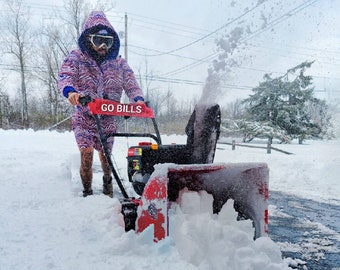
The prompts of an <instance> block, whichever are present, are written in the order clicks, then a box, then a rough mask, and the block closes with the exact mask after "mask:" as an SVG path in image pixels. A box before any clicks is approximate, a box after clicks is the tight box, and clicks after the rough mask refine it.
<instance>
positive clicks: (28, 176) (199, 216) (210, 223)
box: [0, 130, 339, 270]
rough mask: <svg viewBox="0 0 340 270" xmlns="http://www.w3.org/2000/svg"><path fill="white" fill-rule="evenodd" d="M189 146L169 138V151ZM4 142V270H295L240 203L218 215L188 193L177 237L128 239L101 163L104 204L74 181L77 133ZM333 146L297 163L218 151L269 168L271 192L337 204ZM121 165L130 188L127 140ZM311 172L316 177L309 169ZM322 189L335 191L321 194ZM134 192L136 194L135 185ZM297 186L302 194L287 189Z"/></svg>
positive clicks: (173, 217) (119, 149)
mask: <svg viewBox="0 0 340 270" xmlns="http://www.w3.org/2000/svg"><path fill="white" fill-rule="evenodd" d="M183 139H185V138H184V137H181V136H164V137H163V141H164V143H172V142H176V141H177V142H181V141H183ZM0 141H1V145H0V181H1V188H0V198H1V204H0V216H1V218H0V265H1V267H0V268H1V269H14V270H17V269H18V270H23V269H85V270H86V269H91V270H92V269H100V270H105V269H189V270H190V269H200V270H205V269H209V270H210V269H235V270H242V269H259V270H260V269H261V270H262V269H271V270H272V269H274V270H275V269H288V266H287V263H288V262H289V260H286V261H283V260H282V259H281V254H280V250H279V246H278V245H277V244H276V243H274V242H273V241H272V240H271V239H270V238H259V239H257V240H256V241H253V239H252V237H253V234H254V231H253V229H252V227H251V224H250V222H248V221H239V222H237V221H236V213H235V211H234V210H233V209H232V207H231V202H229V203H228V204H226V205H225V206H224V208H223V209H222V211H221V213H220V215H218V216H217V215H213V214H212V213H211V210H210V209H208V208H206V205H211V200H212V198H211V197H210V196H209V195H207V194H206V193H201V196H198V194H197V193H184V194H183V195H182V203H181V205H173V208H172V210H171V213H170V232H171V236H170V237H168V238H166V239H165V240H163V241H160V242H159V243H157V244H156V243H154V242H153V241H152V239H153V232H152V228H150V229H147V230H145V231H144V232H143V233H142V234H140V235H137V234H136V233H135V232H133V231H131V232H128V233H125V231H124V228H123V218H122V215H121V214H120V203H119V201H118V199H116V198H114V199H111V198H108V197H107V196H104V195H102V194H101V184H102V183H101V173H100V170H99V169H98V168H99V159H98V157H97V156H95V160H94V162H95V164H94V169H95V175H94V188H95V194H98V195H95V196H90V197H88V198H82V197H81V190H82V188H81V185H80V179H79V178H78V179H76V178H73V175H72V171H73V170H74V168H76V167H77V166H76V164H73V162H74V157H75V156H78V157H79V154H78V149H77V148H76V144H75V142H74V138H73V134H72V133H68V132H67V133H58V132H48V131H40V132H34V131H32V130H28V131H12V130H10V131H3V130H0ZM130 143H131V144H133V142H132V141H130ZM326 146H327V142H324V143H319V144H316V146H315V147H314V148H313V147H308V146H301V147H300V146H299V149H300V150H301V153H302V154H301V155H300V154H299V155H294V156H289V158H288V156H286V155H283V154H277V153H273V154H272V155H267V154H266V153H265V150H264V151H263V153H262V152H261V151H260V152H259V150H257V152H256V153H255V152H254V153H253V152H252V151H253V150H251V149H247V150H246V149H242V150H241V149H238V150H237V151H235V152H233V153H232V154H231V151H225V150H222V151H220V150H218V153H217V160H216V161H217V162H222V161H223V162H228V161H229V160H232V162H239V161H242V162H249V161H253V160H255V159H256V160H261V161H264V162H268V165H269V168H270V189H275V190H282V191H291V192H296V191H299V193H302V195H305V196H307V197H308V196H309V195H310V194H312V195H315V197H317V195H318V197H319V198H328V199H334V200H335V201H336V200H338V199H339V195H338V194H339V192H338V191H339V187H338V186H339V185H335V186H334V185H333V183H332V181H335V179H337V177H336V176H335V175H332V173H338V169H337V168H338V165H336V164H338V161H339V158H338V156H339V155H336V153H337V152H336V151H338V150H336V149H338V146H339V143H334V144H332V143H330V144H329V147H328V148H327V147H326ZM285 147H287V149H288V150H289V147H290V146H289V145H287V146H285ZM291 147H292V149H291V151H292V152H294V151H293V150H294V149H293V146H291ZM308 149H309V150H308ZM320 149H321V152H320V153H326V149H334V150H332V151H334V152H332V154H334V155H331V156H332V158H331V159H330V158H329V156H328V155H327V156H325V157H324V158H323V157H322V154H315V153H319V150H320ZM296 151H297V149H295V152H296ZM323 151H324V152H323ZM312 153H314V155H313V154H312ZM114 157H115V160H116V161H117V165H118V167H119V168H120V169H121V170H120V172H121V174H122V175H123V178H125V179H126V175H125V174H126V159H125V157H126V139H125V138H117V140H116V145H115V150H114ZM249 159H252V160H249ZM323 159H325V161H324V162H323V161H322V160H323ZM304 164H307V165H304ZM311 164H314V165H315V168H312V169H311V170H308V169H307V166H308V167H310V165H311ZM283 165H284V166H285V168H286V169H282V166H283ZM326 165H327V166H326ZM305 166H306V167H305ZM322 166H324V167H323V168H322ZM300 167H301V169H300ZM293 169H296V172H295V173H294V174H293V175H292V177H290V176H289V172H288V171H292V170H293ZM321 169H322V170H323V169H326V170H327V171H328V172H327V173H325V174H324V177H323V178H322V179H323V180H322V181H320V178H319V176H320V175H321V173H320V172H319V173H318V174H316V172H317V170H321ZM313 174H315V176H314V177H313ZM297 178H298V179H299V180H301V181H296V179H297ZM316 178H318V179H316ZM305 179H307V180H308V181H307V180H305ZM282 181H285V182H283V183H281V182H282ZM318 181H319V182H322V185H324V186H327V185H328V186H329V187H328V188H323V189H322V188H320V187H321V184H319V185H318V184H317V182H318ZM311 183H312V184H311ZM314 183H315V184H316V185H315V186H314V189H313V185H314ZM328 183H329V184H328ZM124 185H126V186H127V187H128V192H131V187H130V186H129V183H127V182H124ZM331 185H332V186H333V188H334V190H333V191H332V192H331V193H330V192H329V191H330V186H331ZM287 186H288V187H294V188H290V189H289V190H285V188H284V187H287ZM306 187H308V189H307V188H306ZM116 190H118V188H117V187H116ZM318 192H319V193H318ZM337 192H338V193H337ZM317 193H318V194H317ZM290 263H291V262H290Z"/></svg>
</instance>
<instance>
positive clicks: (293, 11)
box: [162, 0, 317, 76]
mask: <svg viewBox="0 0 340 270" xmlns="http://www.w3.org/2000/svg"><path fill="white" fill-rule="evenodd" d="M316 1H317V0H308V1H306V2H304V3H303V4H300V5H299V6H297V7H295V8H293V9H291V10H289V11H288V12H286V13H284V14H283V15H281V16H279V17H278V18H276V19H274V20H273V21H272V22H270V23H269V24H267V25H266V26H265V27H264V28H259V29H258V30H256V31H254V32H253V33H252V34H251V35H249V36H248V37H245V38H243V39H241V40H240V42H241V43H242V42H245V41H248V40H249V39H251V38H254V37H255V36H257V35H259V34H261V33H262V32H264V31H266V30H268V29H269V27H272V26H275V25H277V24H278V23H281V22H283V21H284V20H286V19H288V18H290V17H291V16H293V15H295V14H297V13H298V12H300V11H302V10H303V9H305V8H307V7H308V6H310V5H312V4H314V3H315V2H316ZM291 14H293V15H291ZM288 15H290V16H288ZM241 16H242V15H241ZM216 56H218V53H214V54H210V55H209V56H206V57H204V58H202V59H199V60H197V61H196V62H195V63H191V64H189V65H185V66H183V67H180V68H178V69H175V70H172V71H169V72H167V73H163V74H162V75H163V76H169V75H175V74H178V73H181V72H184V71H186V70H188V69H190V68H193V67H196V66H198V65H200V64H202V63H205V62H206V61H207V60H208V59H210V60H212V59H213V58H214V57H216ZM203 59H204V61H203Z"/></svg>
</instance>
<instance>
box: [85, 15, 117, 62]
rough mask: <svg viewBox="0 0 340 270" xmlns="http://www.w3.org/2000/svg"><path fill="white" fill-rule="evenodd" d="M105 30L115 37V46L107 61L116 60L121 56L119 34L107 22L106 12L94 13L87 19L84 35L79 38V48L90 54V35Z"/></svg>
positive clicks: (111, 49) (110, 51)
mask: <svg viewBox="0 0 340 270" xmlns="http://www.w3.org/2000/svg"><path fill="white" fill-rule="evenodd" d="M102 29H105V30H107V31H108V33H109V34H110V35H112V36H113V39H114V40H113V46H112V47H111V48H110V50H109V54H108V56H107V59H112V58H113V59H115V58H117V56H118V54H119V48H120V41H119V37H118V34H117V33H116V31H115V30H114V28H113V26H112V25H111V24H110V22H109V21H108V20H107V18H106V16H105V14H104V12H102V11H93V12H91V14H90V15H89V17H88V18H87V20H86V21H85V23H84V26H83V29H82V33H81V35H80V37H79V38H78V46H79V48H80V50H81V51H82V52H85V51H86V52H90V50H91V49H90V48H91V44H90V41H89V40H88V39H87V38H86V36H87V35H89V34H95V33H97V32H98V31H99V30H102Z"/></svg>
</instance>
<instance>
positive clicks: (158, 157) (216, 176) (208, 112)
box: [80, 97, 269, 242]
mask: <svg viewBox="0 0 340 270" xmlns="http://www.w3.org/2000/svg"><path fill="white" fill-rule="evenodd" d="M80 102H81V103H82V104H83V106H85V105H87V106H88V108H89V110H90V111H91V113H92V115H93V116H94V118H95V120H96V123H97V128H98V131H99V134H100V137H101V142H102V146H103V149H104V152H105V156H106V158H107V161H108V163H109V165H110V168H111V170H112V173H113V176H114V178H115V180H116V182H117V184H118V186H119V188H120V190H121V192H122V195H123V198H122V199H121V203H122V214H123V216H124V221H125V230H126V231H128V230H131V229H134V230H136V231H137V232H138V233H140V232H142V231H144V230H145V229H146V228H147V227H148V226H150V225H153V226H154V228H153V229H154V241H155V242H157V241H159V240H161V239H163V238H165V237H166V236H168V235H169V233H170V232H169V226H168V225H169V224H168V210H169V207H171V204H170V203H169V202H180V200H181V194H182V193H181V191H183V190H185V189H186V190H189V191H196V192H200V191H206V192H207V193H209V194H211V195H212V196H213V205H212V209H213V212H214V213H216V214H218V213H219V211H220V210H221V209H222V207H223V205H224V204H225V203H226V202H227V200H229V199H233V200H234V208H235V210H236V211H237V212H238V214H239V215H238V216H239V218H242V219H251V220H252V221H253V225H254V228H255V235H254V237H255V238H258V237H260V236H265V235H267V233H268V181H269V170H268V166H267V164H265V163H256V162H253V163H218V164H216V163H213V161H214V156H215V150H216V144H217V140H218V138H219V135H220V123H221V112H220V107H219V105H218V104H212V105H204V104H201V105H200V104H198V105H196V107H195V110H194V112H193V113H192V115H191V117H190V119H189V121H188V124H187V126H186V129H185V132H186V134H187V142H186V144H169V145H163V144H162V140H161V136H160V133H159V130H158V126H157V123H156V120H155V116H154V112H153V110H152V108H151V107H149V106H148V105H147V104H144V103H134V104H121V103H117V102H114V101H110V100H105V99H94V100H91V99H90V98H89V97H83V98H81V100H80ZM101 114H104V115H115V116H124V117H139V118H149V119H151V121H152V123H153V126H154V133H114V134H109V135H108V136H104V135H103V132H102V129H101V126H100V118H99V117H98V115H101ZM111 136H114V137H149V138H151V139H152V140H153V141H154V142H140V143H139V144H138V145H136V146H131V147H129V149H128V154H127V173H128V178H129V181H130V182H131V183H132V186H133V188H134V190H135V192H136V193H137V194H138V195H139V196H140V198H134V197H130V196H128V194H127V193H126V191H125V188H124V186H123V184H122V181H121V179H120V177H119V175H118V174H117V170H116V168H115V167H114V165H113V163H112V160H111V157H110V153H109V152H108V150H107V146H106V141H107V138H109V137H111Z"/></svg>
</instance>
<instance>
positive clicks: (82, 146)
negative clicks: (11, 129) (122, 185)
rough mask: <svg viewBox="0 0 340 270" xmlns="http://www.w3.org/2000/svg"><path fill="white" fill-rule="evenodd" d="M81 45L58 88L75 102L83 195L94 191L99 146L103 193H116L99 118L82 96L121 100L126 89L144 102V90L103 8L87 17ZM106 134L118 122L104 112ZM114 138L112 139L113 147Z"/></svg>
mask: <svg viewBox="0 0 340 270" xmlns="http://www.w3.org/2000/svg"><path fill="white" fill-rule="evenodd" d="M78 45H79V49H77V50H73V51H71V53H70V54H69V55H68V56H67V57H66V58H65V60H64V62H63V64H62V66H61V68H60V72H59V81H58V89H59V91H60V92H61V93H62V94H63V95H64V96H65V97H66V98H68V100H69V102H70V103H71V104H72V105H73V106H75V112H74V115H73V117H72V129H73V131H74V135H75V138H76V142H77V144H78V147H79V150H80V155H81V164H80V176H81V180H82V184H83V187H84V190H83V196H84V197H86V196H88V195H92V194H93V191H92V177H93V174H92V163H93V152H94V149H96V150H97V151H98V152H99V157H100V161H101V165H102V169H103V173H104V176H103V193H104V194H106V195H109V196H111V197H112V196H113V191H112V177H111V171H110V167H109V165H108V163H107V161H106V158H105V155H104V153H103V150H102V147H101V144H100V138H99V134H98V130H97V127H96V123H95V120H94V118H93V116H91V114H90V112H89V110H88V108H87V107H82V106H81V105H80V103H79V97H81V96H90V97H91V98H104V99H110V100H114V101H118V102H119V101H120V99H121V96H122V92H123V90H124V91H125V93H126V94H127V96H128V97H129V99H130V101H131V102H143V101H144V99H143V93H142V90H141V89H140V87H139V86H138V83H137V81H136V78H135V76H134V73H133V71H132V70H131V68H130V67H129V65H128V64H127V62H126V61H125V60H124V59H123V58H121V57H119V56H118V53H119V48H120V41H119V37H118V35H117V33H116V31H115V30H114V28H113V27H112V25H111V24H110V22H109V21H108V20H107V18H106V17H105V15H104V13H103V12H101V11H94V12H92V13H91V14H90V16H89V18H88V19H87V20H86V22H85V24H84V27H83V31H82V33H81V35H80V37H79V39H78ZM101 124H102V129H103V132H104V134H105V135H106V134H110V133H114V132H116V130H117V122H116V120H115V118H114V117H113V116H101ZM112 146H113V138H112V137H111V138H109V139H108V148H109V151H110V152H111V151H112Z"/></svg>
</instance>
